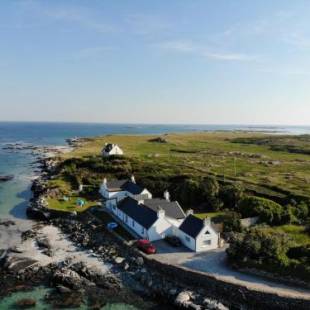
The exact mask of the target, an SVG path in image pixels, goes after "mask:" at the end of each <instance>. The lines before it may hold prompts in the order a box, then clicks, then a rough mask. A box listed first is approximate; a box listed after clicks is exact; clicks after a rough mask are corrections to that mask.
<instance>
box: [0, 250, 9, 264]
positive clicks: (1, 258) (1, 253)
mask: <svg viewBox="0 0 310 310" xmlns="http://www.w3.org/2000/svg"><path fill="white" fill-rule="evenodd" d="M7 254H8V251H7V250H2V249H0V266H2V265H3V264H4V263H5V260H6V257H7Z"/></svg>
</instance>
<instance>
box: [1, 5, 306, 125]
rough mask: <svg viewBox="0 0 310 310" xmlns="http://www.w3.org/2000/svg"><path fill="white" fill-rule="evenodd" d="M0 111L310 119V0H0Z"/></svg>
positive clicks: (202, 120)
mask: <svg viewBox="0 0 310 310" xmlns="http://www.w3.org/2000/svg"><path fill="white" fill-rule="evenodd" d="M0 72H1V74H0V120H22V121H24V120H29V121H85V122H120V123H121V122H126V123H129V122H131V123H192V124H193V123H199V124H288V125H309V124H310V91H309V86H310V83H309V82H310V1H308V0H296V1H291V0H272V1H270V0H256V1H254V0H253V1H248V0H234V1H230V0H217V1H212V0H190V1H189V0H169V1H167V0H156V1H147V0H143V1H142V0H118V1H116V0H109V1H106V0H91V1H90V0H53V1H47V0H45V1H44V0H41V1H36V0H24V1H23V0H16V1H15V0H2V1H1V3H0Z"/></svg>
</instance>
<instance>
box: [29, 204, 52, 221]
mask: <svg viewBox="0 0 310 310" xmlns="http://www.w3.org/2000/svg"><path fill="white" fill-rule="evenodd" d="M26 214H27V217H28V218H30V219H34V220H40V221H45V220H47V219H49V218H50V213H49V212H47V211H43V210H42V209H39V208H35V207H28V208H27V209H26Z"/></svg>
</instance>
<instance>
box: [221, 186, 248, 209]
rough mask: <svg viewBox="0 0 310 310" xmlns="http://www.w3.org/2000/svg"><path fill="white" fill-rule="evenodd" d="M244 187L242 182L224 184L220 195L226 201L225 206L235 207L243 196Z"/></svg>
mask: <svg viewBox="0 0 310 310" xmlns="http://www.w3.org/2000/svg"><path fill="white" fill-rule="evenodd" d="M243 192H244V188H243V187H242V186H241V184H238V183H235V184H230V185H224V186H223V187H222V188H221V189H220V192H219V197H220V198H221V200H222V201H223V202H224V206H225V207H226V208H228V209H235V208H236V206H237V204H238V203H239V201H240V200H241V199H242V197H243Z"/></svg>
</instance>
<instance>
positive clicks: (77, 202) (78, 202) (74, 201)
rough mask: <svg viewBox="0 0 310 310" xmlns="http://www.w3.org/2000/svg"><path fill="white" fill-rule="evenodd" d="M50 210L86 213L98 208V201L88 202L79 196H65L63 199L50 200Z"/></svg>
mask: <svg viewBox="0 0 310 310" xmlns="http://www.w3.org/2000/svg"><path fill="white" fill-rule="evenodd" d="M47 202H48V208H49V209H51V210H56V211H64V212H73V211H75V212H79V213H80V212H84V211H86V210H87V209H89V208H91V207H94V206H97V205H98V204H97V202H96V201H90V200H86V199H85V198H83V197H79V196H68V197H67V196H65V197H63V198H48V200H47Z"/></svg>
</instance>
